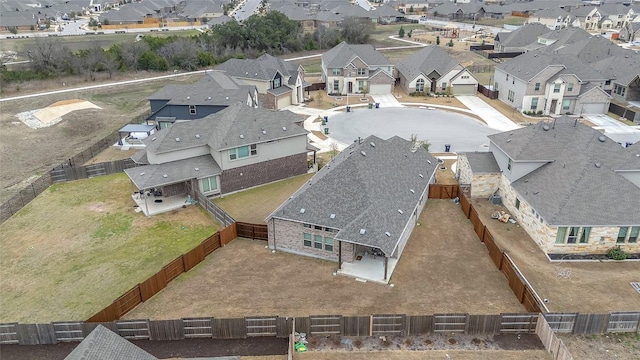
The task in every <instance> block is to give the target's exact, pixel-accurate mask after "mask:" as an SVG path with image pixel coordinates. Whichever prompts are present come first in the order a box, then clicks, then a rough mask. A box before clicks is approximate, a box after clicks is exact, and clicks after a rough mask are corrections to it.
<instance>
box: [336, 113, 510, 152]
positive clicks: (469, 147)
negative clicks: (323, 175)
mask: <svg viewBox="0 0 640 360" xmlns="http://www.w3.org/2000/svg"><path fill="white" fill-rule="evenodd" d="M327 125H328V127H329V132H330V136H331V138H333V139H335V140H337V141H339V142H341V143H344V144H350V143H352V142H353V141H354V140H356V139H358V137H361V138H365V137H367V136H369V135H375V136H378V137H380V138H383V139H388V138H390V137H392V136H394V135H397V136H400V137H402V138H404V139H409V138H410V137H411V134H417V135H418V139H420V140H427V141H428V142H429V143H430V144H431V147H430V150H431V151H435V152H441V151H444V150H445V149H444V145H445V144H450V145H451V149H450V150H451V151H452V152H464V151H487V150H488V149H489V147H488V145H489V139H487V135H491V134H495V133H497V132H499V131H498V130H494V129H490V128H488V127H486V126H484V125H483V124H481V123H479V122H478V121H477V120H475V119H473V118H471V117H468V116H465V115H462V114H458V113H455V112H449V111H442V110H427V109H415V108H386V109H385V108H380V109H371V110H369V109H367V108H357V109H355V110H354V111H353V112H350V113H346V112H345V113H340V114H338V115H334V116H332V117H330V118H329V122H328V124H327Z"/></svg>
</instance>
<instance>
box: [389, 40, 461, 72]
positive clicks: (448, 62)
mask: <svg viewBox="0 0 640 360" xmlns="http://www.w3.org/2000/svg"><path fill="white" fill-rule="evenodd" d="M459 64H460V63H459V62H458V60H456V59H454V58H452V57H451V56H450V55H449V54H448V53H447V52H446V51H444V50H442V48H440V47H439V46H437V45H430V46H427V47H425V48H423V49H421V50H420V51H418V52H416V53H414V54H412V55H410V56H408V57H406V58H404V59H402V60H400V61H399V62H398V63H397V64H396V69H398V72H400V73H401V74H403V75H404V77H405V78H406V79H408V80H413V79H415V78H416V76H418V75H420V73H422V74H424V75H425V77H428V75H429V74H431V73H432V72H433V71H437V72H438V74H440V76H444V75H446V74H447V73H448V72H449V71H450V70H451V69H453V68H454V67H455V66H457V65H459Z"/></svg>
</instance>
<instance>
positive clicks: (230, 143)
mask: <svg viewBox="0 0 640 360" xmlns="http://www.w3.org/2000/svg"><path fill="white" fill-rule="evenodd" d="M178 120H179V119H178ZM300 121H302V120H301V119H300V117H299V116H298V115H296V114H294V113H292V112H290V111H271V110H267V109H261V108H259V109H255V108H252V107H249V106H246V105H243V104H242V103H236V104H233V105H231V106H229V107H227V108H225V109H223V110H221V111H219V112H217V113H215V114H211V115H208V116H206V117H204V118H202V119H198V120H191V121H182V122H176V123H175V124H173V125H171V126H169V127H168V128H166V129H162V130H160V131H158V132H156V133H155V134H154V135H153V136H150V137H147V138H145V139H144V140H142V141H143V143H144V144H145V145H146V147H147V151H150V152H152V153H158V154H160V153H167V152H172V151H176V150H181V149H189V148H194V147H198V146H203V145H208V146H210V147H211V148H212V149H214V150H216V151H220V150H224V149H229V148H234V147H237V146H243V145H250V144H256V143H262V142H267V141H271V140H276V139H283V138H288V137H294V136H300V135H305V134H307V131H306V130H305V129H304V128H302V127H301V126H298V125H296V124H295V123H298V122H300ZM283 128H286V130H284V129H283ZM263 129H264V131H265V132H266V134H264V133H263ZM240 135H242V138H240ZM154 139H155V140H154ZM176 139H180V140H179V141H176Z"/></svg>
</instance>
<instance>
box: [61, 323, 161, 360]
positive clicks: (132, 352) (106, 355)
mask: <svg viewBox="0 0 640 360" xmlns="http://www.w3.org/2000/svg"><path fill="white" fill-rule="evenodd" d="M97 359H130V360H157V358H156V357H155V356H152V355H151V354H149V353H148V352H146V351H144V350H142V349H140V348H139V347H137V346H135V345H134V344H132V343H131V342H129V341H128V340H127V339H124V338H122V337H120V336H119V335H118V334H116V333H114V332H113V331H111V330H109V329H107V328H106V327H104V326H102V325H98V326H97V327H96V328H95V329H94V330H93V331H92V332H91V333H90V334H89V335H87V337H86V338H85V339H84V340H82V342H81V343H80V344H78V346H76V348H75V349H73V351H72V352H71V353H69V355H67V357H65V360H97Z"/></svg>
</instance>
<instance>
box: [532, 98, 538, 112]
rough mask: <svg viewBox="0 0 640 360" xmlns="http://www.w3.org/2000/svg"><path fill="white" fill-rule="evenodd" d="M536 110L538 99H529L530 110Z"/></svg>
mask: <svg viewBox="0 0 640 360" xmlns="http://www.w3.org/2000/svg"><path fill="white" fill-rule="evenodd" d="M537 109H538V98H533V99H531V110H537Z"/></svg>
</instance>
